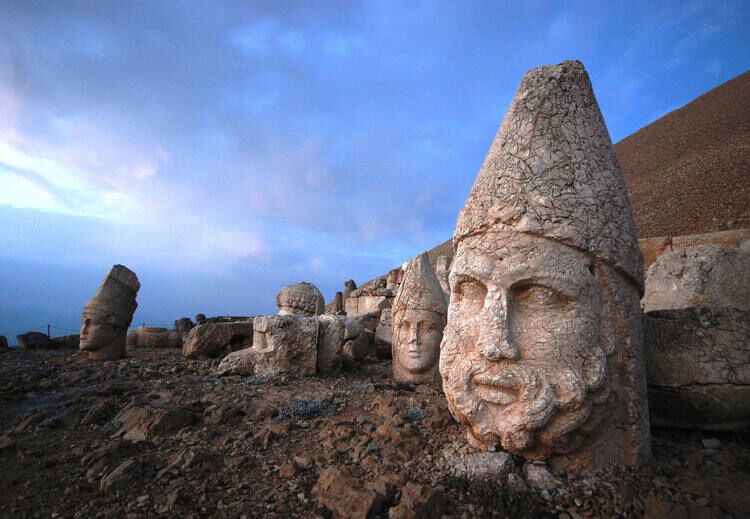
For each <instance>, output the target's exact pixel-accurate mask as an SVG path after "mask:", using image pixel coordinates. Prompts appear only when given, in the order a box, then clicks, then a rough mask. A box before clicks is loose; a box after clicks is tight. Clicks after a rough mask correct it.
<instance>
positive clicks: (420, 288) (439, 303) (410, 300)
mask: <svg viewBox="0 0 750 519" xmlns="http://www.w3.org/2000/svg"><path fill="white" fill-rule="evenodd" d="M407 309H408V310H429V311H430V312H435V313H436V314H440V315H443V316H445V314H446V313H447V311H448V305H447V303H446V301H445V293H444V292H443V289H442V288H441V287H440V282H439V281H438V279H437V276H436V275H435V270H434V269H433V268H432V265H431V264H430V260H429V259H428V258H427V253H425V252H423V253H422V254H420V255H419V256H417V257H416V258H414V260H412V261H410V262H409V265H408V266H407V268H406V272H405V273H404V279H403V281H402V282H401V286H400V287H399V290H398V293H397V294H396V298H395V300H394V301H393V309H392V312H393V315H396V314H397V313H401V312H403V311H404V310H407Z"/></svg>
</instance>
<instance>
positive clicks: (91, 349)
mask: <svg viewBox="0 0 750 519" xmlns="http://www.w3.org/2000/svg"><path fill="white" fill-rule="evenodd" d="M140 288H141V284H140V282H139V281H138V277H137V276H136V275H135V272H133V271H132V270H130V269H128V268H127V267H125V266H123V265H114V266H113V267H112V268H111V269H110V271H109V273H108V274H107V275H106V276H105V277H104V280H103V281H102V284H101V285H99V288H98V289H97V291H96V293H95V294H94V297H92V298H91V299H90V300H89V301H88V303H86V306H84V308H83V315H82V316H81V324H82V325H81V333H80V342H79V347H80V349H82V350H85V351H88V358H89V359H90V360H117V359H123V358H125V356H126V353H125V338H126V334H127V331H128V326H130V323H131V321H132V320H133V313H134V312H135V309H136V307H137V306H138V303H136V301H135V296H136V294H137V293H138V290H139V289H140Z"/></svg>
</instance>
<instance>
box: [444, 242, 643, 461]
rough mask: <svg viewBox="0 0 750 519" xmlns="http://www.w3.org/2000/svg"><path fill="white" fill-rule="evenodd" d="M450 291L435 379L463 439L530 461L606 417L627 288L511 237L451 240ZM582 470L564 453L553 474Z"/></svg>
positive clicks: (571, 257) (573, 444) (588, 266)
mask: <svg viewBox="0 0 750 519" xmlns="http://www.w3.org/2000/svg"><path fill="white" fill-rule="evenodd" d="M613 283H614V284H616V285H617V286H616V287H614V286H611V285H612V284H613ZM628 287H629V288H628ZM450 288H451V299H450V305H449V307H448V326H447V327H446V329H445V332H444V336H443V342H442V345H441V355H440V373H441V374H442V377H443V386H444V388H445V393H446V397H447V398H448V404H449V408H450V410H451V413H452V414H453V416H454V417H456V419H457V420H458V421H459V422H461V423H463V424H464V425H465V426H466V428H467V437H468V440H469V442H470V443H471V444H472V445H474V446H476V447H480V448H488V447H490V446H492V445H501V446H502V447H503V449H505V450H507V451H510V452H513V453H515V454H519V455H522V456H524V457H527V458H531V459H547V458H549V457H550V456H555V455H566V454H568V453H573V452H574V451H575V450H576V449H578V448H579V447H580V446H582V445H583V444H584V441H585V442H587V443H590V442H591V441H592V440H591V437H592V435H593V433H594V432H596V433H597V434H598V433H600V432H601V431H597V428H598V427H599V426H600V424H601V422H602V421H603V419H604V418H608V420H607V421H610V418H611V415H612V414H615V413H616V411H614V410H613V409H612V408H610V405H612V404H613V402H614V401H616V400H617V399H618V394H617V391H613V390H612V389H611V388H613V387H617V386H616V385H615V384H619V383H621V381H620V380H619V377H620V376H621V375H618V374H614V373H613V370H612V369H611V368H612V364H613V363H614V364H617V365H619V364H620V363H621V362H620V361H621V360H622V359H620V357H622V356H623V355H624V353H623V346H624V342H625V341H629V338H628V337H625V334H626V332H625V330H627V329H628V327H627V323H625V320H626V318H625V317H624V313H623V312H630V311H633V310H635V312H637V308H638V306H637V305H638V294H637V289H636V288H635V287H632V286H630V283H628V282H627V281H625V280H624V279H623V278H622V276H621V275H620V274H618V273H617V272H615V271H614V269H612V268H611V267H609V266H607V265H605V264H604V263H603V262H601V261H598V260H596V259H592V257H591V256H590V255H588V254H586V253H584V252H582V251H580V250H577V249H574V248H572V247H569V246H567V245H564V244H562V243H560V242H556V241H552V240H549V239H545V238H540V237H535V236H532V235H527V234H519V233H513V232H501V233H500V232H486V233H484V234H481V235H474V236H470V237H467V238H465V239H463V240H462V241H461V242H460V243H459V244H458V247H457V249H456V255H455V258H454V263H453V267H452V271H451V274H450ZM628 290H629V300H631V301H630V304H626V305H624V306H627V308H618V305H619V306H623V305H621V304H620V303H621V302H620V301H619V299H620V298H618V297H617V295H616V294H618V293H620V292H621V291H628ZM614 298H617V299H618V300H617V301H615V300H614ZM633 302H635V309H634V308H633V304H632V303H633ZM635 315H636V317H637V313H635ZM636 329H638V328H636ZM618 371H622V370H618ZM613 376H615V377H617V378H618V380H611V378H612V377H613ZM605 404H606V405H605ZM622 407H623V406H622V405H620V406H619V408H622ZM636 412H637V411H636ZM625 421H626V422H633V421H634V420H633V419H632V417H631V419H630V420H625ZM620 436H621V437H622V434H621V435H620ZM604 450H605V451H606V453H605V454H603V455H604V456H607V457H609V458H611V459H612V460H613V461H614V460H616V459H617V458H618V457H619V458H622V457H624V456H626V454H623V452H622V451H623V449H622V447H620V448H619V451H620V452H613V451H612V448H609V449H604ZM615 450H617V448H616V449H615ZM636 450H637V449H636ZM589 456H590V454H589ZM589 463H590V460H575V456H573V458H568V459H566V460H564V461H563V462H561V463H560V464H558V468H564V467H566V466H569V468H574V469H575V468H582V467H581V466H582V465H586V464H589ZM554 465H555V464H554V463H553V466H554Z"/></svg>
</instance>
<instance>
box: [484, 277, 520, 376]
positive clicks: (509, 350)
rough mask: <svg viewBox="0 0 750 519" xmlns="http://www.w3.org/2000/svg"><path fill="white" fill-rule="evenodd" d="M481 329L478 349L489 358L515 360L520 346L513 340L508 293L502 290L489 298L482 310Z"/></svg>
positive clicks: (492, 359)
mask: <svg viewBox="0 0 750 519" xmlns="http://www.w3.org/2000/svg"><path fill="white" fill-rule="evenodd" d="M482 312H483V314H484V315H483V318H482V319H481V325H480V326H481V330H480V334H479V342H478V343H477V349H478V351H479V354H480V355H481V356H482V357H484V358H485V359H487V360H491V361H495V362H497V361H501V360H505V359H507V360H515V359H517V358H518V348H517V347H516V345H515V344H514V343H513V341H512V340H511V336H510V319H509V315H508V314H509V307H508V294H507V293H506V292H505V291H502V292H500V293H498V294H497V295H496V297H492V298H488V301H487V303H486V305H485V308H484V309H483V310H482Z"/></svg>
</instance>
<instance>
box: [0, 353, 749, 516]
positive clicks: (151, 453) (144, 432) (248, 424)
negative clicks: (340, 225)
mask: <svg viewBox="0 0 750 519" xmlns="http://www.w3.org/2000/svg"><path fill="white" fill-rule="evenodd" d="M217 362H218V361H209V360H196V361H189V360H186V359H184V358H183V357H182V356H181V355H180V352H179V350H148V349H142V350H135V351H131V352H130V357H129V358H128V359H126V360H122V361H113V362H89V361H87V360H85V358H84V356H83V355H82V354H81V353H79V352H78V351H66V352H51V351H17V350H7V351H5V352H3V353H0V388H2V392H1V393H0V424H2V431H0V433H1V435H0V467H2V470H0V489H1V490H0V492H2V498H1V499H0V515H2V516H3V517H159V516H164V517H167V516H168V517H243V516H244V517H365V516H366V514H367V513H370V514H371V516H372V517H395V518H410V517H425V518H432V517H435V518H439V517H445V518H471V517H514V518H516V517H561V518H580V517H648V518H652V519H656V518H665V517H667V518H669V517H671V518H686V519H692V518H722V517H725V518H741V517H750V436H748V435H740V434H730V433H724V434H719V433H699V432H686V431H676V430H654V455H655V459H654V461H653V462H652V463H651V464H649V465H648V466H646V467H643V468H641V469H639V470H637V471H622V472H607V473H599V474H594V475H591V476H590V477H587V478H584V479H579V480H573V479H566V478H564V477H560V476H557V479H556V480H554V479H553V478H550V477H549V474H548V473H546V472H545V470H544V467H543V466H542V467H539V466H531V465H527V466H526V467H524V464H523V462H522V460H520V459H511V458H509V457H508V458H505V457H504V456H505V455H504V453H497V454H496V455H488V456H490V457H491V460H490V464H492V463H494V464H495V469H494V470H495V472H496V474H497V475H495V476H494V477H491V478H485V479H481V478H480V479H468V478H467V477H466V476H467V473H466V472H465V470H464V469H465V467H464V465H463V463H464V462H465V459H466V458H467V457H468V456H472V455H476V454H475V453H473V452H472V450H471V449H470V448H468V447H467V446H466V445H465V444H464V442H463V440H462V435H461V434H460V431H459V429H458V428H457V425H456V424H455V423H454V421H453V420H452V418H451V417H450V415H449V414H448V411H447V408H446V404H445V400H444V398H443V397H442V395H441V393H440V392H439V391H438V390H436V389H432V388H427V387H411V386H402V385H397V384H394V383H393V382H392V381H391V380H390V377H389V371H390V362H389V361H377V362H375V361H373V362H371V363H369V364H365V365H363V366H362V367H361V368H360V369H357V370H354V371H350V372H346V373H344V374H342V375H341V376H336V377H333V376H321V377H310V378H303V379H296V380H264V379H263V378H258V377H250V378H247V377H224V378H219V377H217V376H215V374H214V371H213V370H214V368H215V367H216V364H217ZM493 456H494V457H493ZM462 467H463V468H462ZM525 475H526V476H528V477H525ZM474 476H477V474H474ZM544 487H547V488H544Z"/></svg>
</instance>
